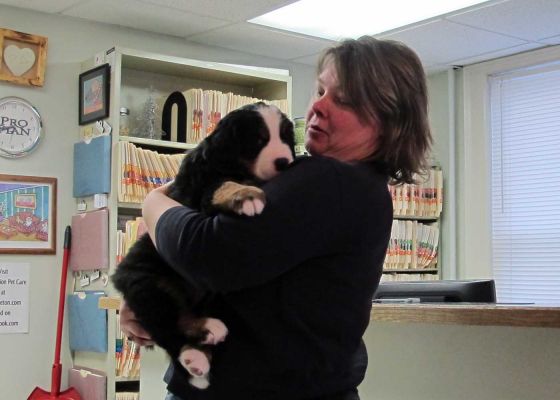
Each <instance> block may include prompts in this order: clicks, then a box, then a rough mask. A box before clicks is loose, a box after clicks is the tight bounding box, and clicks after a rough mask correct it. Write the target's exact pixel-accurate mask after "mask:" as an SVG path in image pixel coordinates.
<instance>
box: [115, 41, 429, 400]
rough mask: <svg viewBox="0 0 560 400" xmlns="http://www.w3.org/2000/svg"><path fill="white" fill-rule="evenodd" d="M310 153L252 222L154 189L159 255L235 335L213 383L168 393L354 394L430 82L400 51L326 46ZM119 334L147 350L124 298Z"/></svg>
mask: <svg viewBox="0 0 560 400" xmlns="http://www.w3.org/2000/svg"><path fill="white" fill-rule="evenodd" d="M306 121H307V123H306V129H307V135H306V136H307V139H306V147H307V149H308V151H309V153H310V154H311V155H312V157H303V158H300V159H298V160H296V161H295V162H294V163H293V164H292V165H291V166H290V167H289V168H288V169H287V170H286V171H284V172H282V173H281V174H280V175H278V176H277V177H275V178H274V179H272V180H271V181H269V182H268V183H267V184H265V185H264V187H263V190H264V191H265V193H266V198H267V203H266V206H265V207H264V210H263V211H262V213H261V214H260V215H258V216H255V217H235V216H227V215H221V214H220V215H218V216H216V217H214V218H210V217H206V216H204V215H202V214H201V213H199V212H197V211H195V210H192V209H189V208H187V207H184V206H181V205H180V204H179V203H176V202H174V201H173V200H171V199H169V198H168V197H167V196H166V192H165V187H163V188H160V189H157V190H154V191H152V192H151V193H150V194H149V195H148V197H147V198H146V200H145V202H144V208H143V215H144V218H145V221H146V224H147V225H148V227H149V232H150V235H151V237H152V240H154V243H156V246H157V247H158V250H159V251H160V253H161V255H162V256H163V257H164V258H165V259H166V260H167V262H168V263H169V264H170V265H171V266H173V268H175V269H176V270H177V271H179V272H180V271H181V270H184V271H188V273H189V275H191V276H192V277H193V278H194V279H196V280H197V282H199V283H200V284H201V285H203V286H204V287H208V288H209V289H210V290H211V291H213V292H215V293H217V295H216V301H215V303H214V304H213V310H212V311H213V313H211V316H212V317H214V318H219V319H221V320H222V321H223V322H224V323H225V325H226V326H227V327H228V329H229V334H228V336H227V338H226V340H225V341H224V342H223V343H220V344H219V345H217V346H216V348H215V350H214V352H213V355H214V356H213V359H212V369H211V380H210V386H209V387H208V388H207V389H205V390H199V389H195V388H193V387H192V386H190V385H188V379H187V375H186V373H185V372H184V370H182V369H181V368H180V367H176V368H175V369H174V372H171V373H169V374H168V377H167V378H168V379H167V380H166V381H167V382H168V389H169V391H170V393H173V395H171V394H170V395H169V396H168V399H173V400H180V399H183V400H196V399H220V400H225V399H258V400H298V399H302V400H303V399H308V400H355V399H359V397H358V394H357V387H358V385H359V384H360V382H361V381H362V379H363V377H364V374H365V371H366V367H367V354H366V351H365V346H364V344H363V342H362V335H363V333H364V331H365V329H366V327H367V325H368V322H369V316H370V308H371V300H372V297H373V293H374V291H375V289H376V288H377V285H378V282H379V279H380V277H381V270H382V264H383V259H384V257H385V252H386V248H387V243H388V240H389V235H390V230H391V221H392V204H391V198H390V196H389V193H388V190H387V183H388V182H391V183H403V182H406V183H410V182H412V181H413V175H414V174H415V173H417V172H421V171H422V170H423V169H424V167H425V156H426V153H427V152H428V150H429V148H430V144H431V135H430V130H429V127H428V121H427V93H426V83H425V76H424V71H423V69H422V66H421V64H420V61H419V59H418V57H417V56H416V54H415V53H414V52H413V51H411V50H410V49H409V48H408V47H406V46H404V45H403V44H400V43H397V42H392V41H382V40H376V39H374V38H371V37H362V38H360V39H357V40H346V41H343V42H341V43H339V44H337V45H335V46H334V47H332V48H329V49H327V50H326V51H325V52H324V54H323V55H322V57H321V59H320V60H319V65H318V77H317V87H316V92H315V95H314V97H313V99H312V101H311V104H310V107H309V110H308V112H307V117H306ZM121 327H122V328H123V331H125V333H127V334H128V335H129V336H131V337H132V338H133V339H134V340H136V341H137V342H139V343H146V342H147V341H149V338H148V337H146V335H145V333H144V332H143V331H142V329H141V328H140V327H139V326H138V325H137V324H135V321H134V316H133V315H132V314H131V312H130V311H129V310H128V309H127V307H126V304H124V305H123V306H122V309H121Z"/></svg>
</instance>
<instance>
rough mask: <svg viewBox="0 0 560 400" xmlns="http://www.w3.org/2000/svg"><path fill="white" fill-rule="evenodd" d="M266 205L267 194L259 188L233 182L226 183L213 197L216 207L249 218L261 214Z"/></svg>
mask: <svg viewBox="0 0 560 400" xmlns="http://www.w3.org/2000/svg"><path fill="white" fill-rule="evenodd" d="M265 203H266V199H265V194H264V192H263V191H262V190H261V189H259V188H258V187H256V186H248V185H241V184H239V183H236V182H231V181H228V182H224V183H223V184H222V186H220V187H219V188H218V190H216V192H214V196H213V197H212V204H213V205H214V206H215V207H217V208H220V209H222V210H226V211H232V212H234V213H236V214H240V215H243V214H244V215H248V216H253V215H257V214H260V213H261V212H262V210H263V208H264V205H265Z"/></svg>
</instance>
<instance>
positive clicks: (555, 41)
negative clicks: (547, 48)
mask: <svg viewBox="0 0 560 400" xmlns="http://www.w3.org/2000/svg"><path fill="white" fill-rule="evenodd" d="M539 42H541V43H546V44H560V35H557V36H552V37H549V38H544V39H541V40H539Z"/></svg>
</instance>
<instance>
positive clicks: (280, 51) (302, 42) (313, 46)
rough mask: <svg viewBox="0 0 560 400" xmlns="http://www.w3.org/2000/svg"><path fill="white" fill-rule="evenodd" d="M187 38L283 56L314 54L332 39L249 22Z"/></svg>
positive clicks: (283, 57)
mask: <svg viewBox="0 0 560 400" xmlns="http://www.w3.org/2000/svg"><path fill="white" fill-rule="evenodd" d="M188 40H190V41H193V42H197V43H202V44H206V45H211V46H219V47H225V48H227V49H232V50H237V51H243V52H245V53H253V54H258V55H262V56H267V57H273V58H279V59H282V60H290V59H293V58H296V57H302V56H306V55H309V54H315V53H318V52H320V51H321V50H322V49H323V48H325V47H327V46H329V45H330V44H331V43H333V42H332V41H330V40H325V39H316V38H310V37H306V36H302V35H298V34H292V33H287V32H280V31H276V30H270V29H266V28H262V27H261V26H260V25H255V24H250V23H239V24H235V25H229V26H226V27H224V28H220V29H215V30H213V31H210V32H206V33H201V34H198V35H194V36H191V37H189V38H188Z"/></svg>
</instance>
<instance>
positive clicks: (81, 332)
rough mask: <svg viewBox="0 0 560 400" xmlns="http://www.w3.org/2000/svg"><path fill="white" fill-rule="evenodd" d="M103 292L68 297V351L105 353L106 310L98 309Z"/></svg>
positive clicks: (79, 293) (75, 294)
mask: <svg viewBox="0 0 560 400" xmlns="http://www.w3.org/2000/svg"><path fill="white" fill-rule="evenodd" d="M104 296H105V293H104V292H76V293H72V294H69V295H68V298H67V300H68V301H67V302H68V336H69V339H70V349H71V350H77V351H93V352H97V353H106V352H107V310H105V309H101V308H99V305H98V303H99V298H100V297H104Z"/></svg>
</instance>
